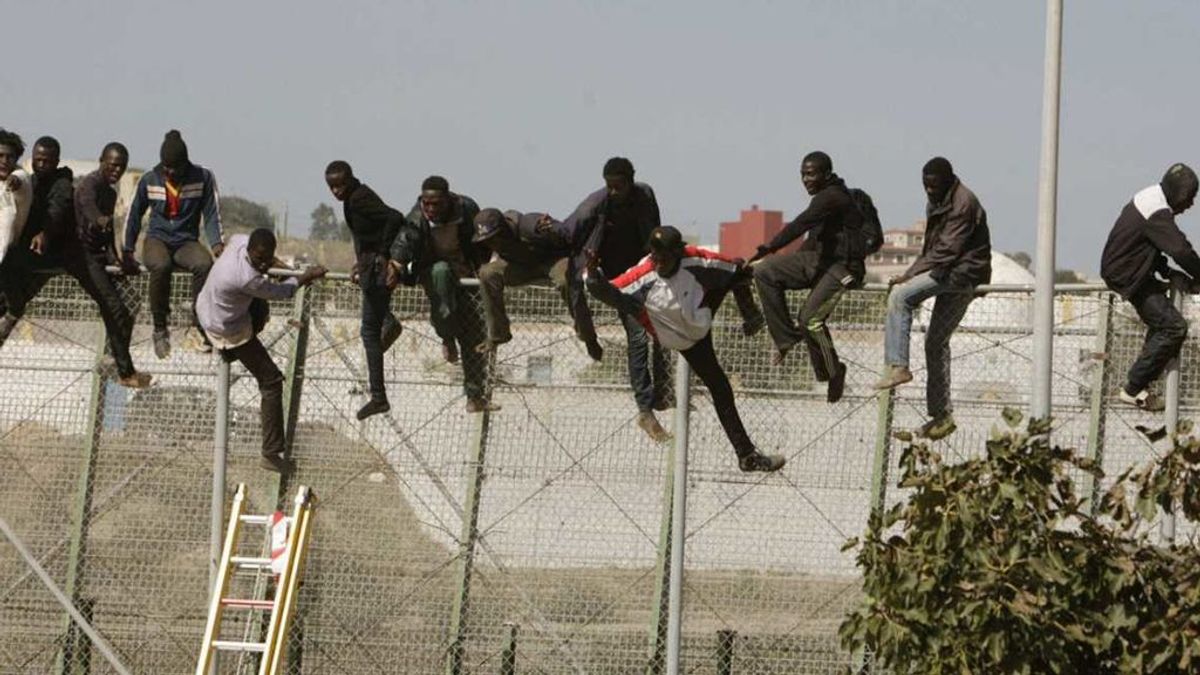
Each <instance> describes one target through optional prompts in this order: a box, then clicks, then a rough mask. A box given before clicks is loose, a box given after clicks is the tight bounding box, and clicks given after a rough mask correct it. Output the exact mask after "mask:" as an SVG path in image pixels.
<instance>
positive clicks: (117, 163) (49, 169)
mask: <svg viewBox="0 0 1200 675" xmlns="http://www.w3.org/2000/svg"><path fill="white" fill-rule="evenodd" d="M61 154H62V152H61V147H60V145H59V143H58V141H57V140H56V139H54V138H52V137H50V136H43V137H42V138H39V139H38V140H37V142H36V143H35V144H34V146H33V156H32V164H33V178H32V181H33V203H32V205H31V207H30V210H29V220H28V222H27V223H26V227H25V230H24V232H23V233H22V236H21V239H20V241H19V243H18V245H17V247H16V248H15V250H14V251H13V252H12V254H13V257H12V259H11V260H10V261H9V264H10V265H11V267H10V268H9V272H8V273H7V275H6V276H7V277H8V278H9V279H11V281H10V282H9V283H6V284H5V295H6V296H7V299H8V311H7V313H6V314H5V316H4V317H3V318H0V344H3V343H4V341H5V340H6V339H7V338H8V335H9V334H10V333H11V332H12V329H13V327H14V326H16V324H17V321H18V320H19V319H20V317H22V316H24V314H25V308H26V307H27V305H28V304H29V302H30V301H31V300H32V299H33V298H34V297H36V296H37V294H38V293H39V292H40V291H41V290H42V288H43V287H44V286H45V285H46V283H47V282H48V281H49V280H50V275H49V274H47V273H46V272H47V271H48V270H51V269H59V268H61V269H62V270H64V271H65V272H66V273H67V274H69V275H70V276H71V277H72V278H74V279H75V280H76V281H78V282H79V285H80V286H81V287H82V288H83V290H84V292H86V293H87V294H88V297H90V298H91V299H92V300H93V301H94V302H95V303H96V306H97V308H98V309H99V310H100V318H101V319H102V320H103V321H104V327H105V330H106V331H107V334H108V347H109V350H110V351H111V352H112V356H113V360H114V361H115V362H116V366H117V376H118V381H119V382H120V383H121V384H122V385H124V386H126V387H133V388H142V387H146V386H148V385H149V384H150V375H149V374H147V373H142V372H138V371H137V370H136V369H135V368H134V366H133V359H132V358H131V357H130V355H129V341H130V336H131V334H132V331H133V320H132V319H131V318H130V316H129V311H128V309H127V308H126V307H125V302H124V300H123V299H122V297H121V294H120V292H119V291H118V290H117V288H116V286H115V285H114V284H113V281H112V279H111V277H109V275H108V272H107V271H106V270H105V269H104V267H105V265H106V264H107V263H108V262H109V261H108V259H107V258H106V256H105V251H104V250H103V249H102V250H101V251H100V252H99V254H98V255H93V254H92V251H91V249H90V248H89V247H88V246H87V245H86V241H90V239H89V240H85V237H90V236H91V235H92V231H91V229H90V226H91V225H94V224H95V221H97V220H101V221H106V223H107V225H108V227H109V230H108V233H109V234H108V241H110V242H111V240H112V230H111V222H112V212H113V207H114V205H115V204H116V192H115V191H113V189H112V187H111V184H112V183H116V182H117V181H118V180H120V179H121V176H122V175H123V174H124V173H125V167H126V165H127V164H128V163H129V154H128V151H127V150H125V146H123V145H121V144H120V143H110V144H109V145H107V146H105V149H104V152H102V153H101V156H100V168H99V169H97V170H96V171H95V172H93V173H91V174H89V175H88V176H87V177H86V178H83V179H82V180H81V183H80V187H79V190H76V189H74V187H73V178H74V176H73V174H72V172H71V170H70V169H69V168H67V167H62V166H59V158H60V156H61ZM101 182H103V183H104V185H103V187H104V189H106V190H107V192H108V193H110V196H109V198H108V199H104V197H105V195H100V200H99V201H100V202H102V203H99V204H98V200H97V194H98V190H99V187H98V184H99V183H101ZM105 214H107V215H105ZM85 225H87V226H88V227H85ZM108 250H111V243H110V244H109V248H108Z"/></svg>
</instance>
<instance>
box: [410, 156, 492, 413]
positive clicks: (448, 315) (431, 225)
mask: <svg viewBox="0 0 1200 675" xmlns="http://www.w3.org/2000/svg"><path fill="white" fill-rule="evenodd" d="M478 214H479V205H478V204H476V203H475V200H473V199H471V198H470V197H468V196H466V195H461V194H457V193H454V192H451V191H450V182H449V181H447V180H446V179H445V178H443V177H442V176H430V177H428V178H426V179H425V181H424V182H423V183H421V194H420V196H419V197H418V198H417V203H416V204H415V205H414V206H413V208H412V211H410V212H409V214H408V218H407V220H406V223H405V225H404V226H403V227H402V228H401V229H400V233H399V235H397V236H396V240H395V242H393V244H392V251H391V260H390V262H389V266H388V269H389V275H390V278H389V284H390V285H393V286H394V285H395V284H396V283H398V282H404V283H408V284H412V283H420V284H421V287H422V288H424V289H425V295H426V296H427V297H428V298H429V321H430V323H431V324H433V329H434V331H435V332H436V333H437V335H438V337H439V338H440V339H441V341H442V357H443V358H444V359H445V360H446V361H447V362H448V363H455V362H457V361H458V360H459V354H460V351H459V348H460V347H461V348H462V350H461V355H462V369H463V393H465V394H466V398H467V406H466V407H467V412H471V413H477V412H483V411H485V410H498V409H499V408H500V406H498V405H496V404H495V403H492V401H491V392H490V391H489V387H488V386H487V363H486V361H485V360H484V356H483V354H482V353H480V351H479V349H477V347H478V345H479V343H480V342H481V341H482V340H484V339H486V336H485V335H484V332H485V330H486V329H485V327H484V322H483V320H482V317H481V316H480V313H479V311H478V309H477V308H476V306H475V298H474V293H473V292H470V291H468V290H467V289H466V288H464V287H463V285H462V284H460V283H459V279H464V278H469V277H474V276H475V275H476V274H477V273H478V271H479V268H480V266H482V265H483V263H484V262H485V261H486V260H487V249H486V248H485V247H483V246H480V245H479V244H477V243H475V241H474V235H475V216H476V215H478Z"/></svg>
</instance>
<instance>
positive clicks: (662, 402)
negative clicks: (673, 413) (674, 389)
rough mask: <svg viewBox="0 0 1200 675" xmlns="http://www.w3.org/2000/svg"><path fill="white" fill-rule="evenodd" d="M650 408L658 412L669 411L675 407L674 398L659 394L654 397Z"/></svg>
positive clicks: (666, 394) (669, 395)
mask: <svg viewBox="0 0 1200 675" xmlns="http://www.w3.org/2000/svg"><path fill="white" fill-rule="evenodd" d="M651 407H652V408H654V409H655V410H657V411H659V412H662V411H664V410H670V409H671V408H674V407H675V397H674V396H673V395H671V394H668V393H663V394H659V395H658V396H655V397H654V403H653V404H651Z"/></svg>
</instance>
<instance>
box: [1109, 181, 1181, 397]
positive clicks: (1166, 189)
mask: <svg viewBox="0 0 1200 675" xmlns="http://www.w3.org/2000/svg"><path fill="white" fill-rule="evenodd" d="M1198 188H1200V181H1198V180H1197V177H1196V172H1195V171H1193V170H1192V169H1191V168H1190V167H1188V166H1187V165H1186V164H1175V165H1172V166H1171V167H1170V168H1169V169H1167V172H1166V174H1165V175H1163V177H1162V180H1160V181H1159V182H1158V183H1157V184H1155V185H1151V186H1150V187H1148V188H1145V189H1144V190H1141V191H1139V192H1138V193H1137V194H1135V195H1134V196H1133V199H1132V200H1130V201H1129V203H1128V204H1126V205H1125V208H1124V209H1122V210H1121V215H1119V216H1118V217H1117V222H1116V223H1115V224H1114V225H1113V228H1112V231H1111V232H1110V233H1109V235H1108V242H1107V243H1105V245H1104V253H1103V255H1102V256H1101V258H1100V276H1101V277H1103V278H1104V283H1105V284H1107V285H1108V287H1109V288H1111V289H1112V290H1113V291H1116V292H1117V293H1119V294H1121V297H1123V298H1125V299H1126V300H1128V301H1129V303H1130V304H1132V305H1133V308H1134V309H1135V310H1137V314H1138V316H1139V317H1141V319H1142V321H1143V322H1144V323H1145V324H1146V341H1145V343H1144V344H1143V345H1142V351H1141V353H1140V354H1138V357H1137V360H1136V361H1134V363H1133V366H1132V367H1130V369H1129V375H1128V377H1127V378H1126V380H1125V386H1124V387H1122V388H1121V393H1120V399H1121V401H1122V402H1124V403H1128V404H1129V405H1133V406H1137V407H1138V408H1142V409H1144V410H1152V411H1159V410H1162V409H1163V408H1164V407H1165V406H1164V404H1163V401H1162V399H1161V398H1160V397H1159V396H1157V395H1155V394H1153V393H1151V392H1150V389H1149V387H1150V383H1151V382H1153V381H1154V380H1156V379H1158V376H1159V375H1161V374H1162V372H1163V369H1165V368H1166V367H1167V364H1168V363H1169V362H1170V361H1171V359H1173V358H1175V357H1177V356H1179V350H1180V349H1181V348H1182V347H1183V341H1184V340H1185V339H1186V338H1187V333H1188V322H1187V319H1185V318H1184V317H1183V315H1182V314H1180V313H1179V310H1178V309H1176V308H1175V306H1174V305H1173V304H1172V303H1171V300H1170V299H1169V298H1168V297H1167V293H1166V291H1167V284H1166V283H1164V282H1163V281H1162V280H1160V279H1159V278H1158V277H1156V274H1157V275H1159V276H1161V277H1163V278H1164V279H1167V280H1169V281H1170V282H1171V283H1172V284H1174V285H1175V286H1176V287H1177V288H1178V289H1180V290H1181V291H1183V292H1186V293H1196V292H1198V291H1200V256H1197V255H1196V251H1195V249H1193V248H1192V244H1191V242H1189V241H1188V239H1187V237H1186V236H1185V235H1184V234H1183V232H1182V231H1180V229H1179V226H1178V225H1176V224H1175V216H1178V215H1180V214H1182V213H1183V212H1185V211H1187V210H1188V209H1190V208H1191V207H1192V204H1193V203H1195V201H1196V191H1197V189H1198ZM1168 256H1170V258H1171V260H1173V261H1174V262H1175V264H1176V265H1179V266H1180V267H1182V268H1183V271H1179V270H1174V269H1172V268H1171V267H1170V265H1169V264H1168V263H1167V257H1168Z"/></svg>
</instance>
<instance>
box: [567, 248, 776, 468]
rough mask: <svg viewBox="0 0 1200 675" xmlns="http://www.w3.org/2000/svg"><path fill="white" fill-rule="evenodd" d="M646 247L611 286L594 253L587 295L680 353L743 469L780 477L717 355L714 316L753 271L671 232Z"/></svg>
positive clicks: (590, 262) (588, 266) (774, 458)
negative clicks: (754, 437)
mask: <svg viewBox="0 0 1200 675" xmlns="http://www.w3.org/2000/svg"><path fill="white" fill-rule="evenodd" d="M649 248H650V255H648V256H646V257H645V258H643V259H642V260H641V262H639V263H638V264H636V265H634V266H633V267H631V268H629V269H628V270H625V271H624V272H623V273H621V274H619V275H617V276H616V277H614V278H612V279H611V280H609V279H608V278H607V275H605V274H604V273H603V271H602V269H601V268H600V264H601V263H600V259H599V256H596V255H589V258H588V264H587V269H586V272H585V276H586V278H587V285H588V288H589V290H591V292H592V294H593V295H595V296H596V297H597V298H598V299H600V300H601V301H602V302H604V303H605V304H608V305H611V306H612V307H614V308H616V309H618V310H619V311H621V312H624V313H626V314H628V315H630V316H633V317H634V318H635V319H636V320H637V321H639V322H641V324H642V325H643V326H645V327H646V330H647V331H648V332H649V334H650V335H651V336H652V337H653V339H654V341H655V342H656V343H659V344H661V345H662V346H664V347H667V348H669V349H675V350H678V351H679V353H681V354H683V358H685V359H686V360H687V362H688V365H690V366H691V367H692V370H693V371H695V373H696V375H697V376H698V377H699V378H700V381H702V382H703V383H704V385H705V386H706V387H708V391H709V394H710V395H711V396H712V402H713V407H714V408H715V409H716V412H717V418H718V419H719V420H720V421H721V426H722V428H724V429H725V435H726V436H727V437H728V438H729V442H730V443H732V444H733V449H734V451H735V452H736V453H737V457H738V467H739V468H740V469H741V470H742V471H747V472H749V471H766V472H771V471H778V470H779V469H781V468H782V467H783V465H784V463H785V461H786V460H785V459H784V458H783V457H782V456H781V455H764V454H762V453H760V452H759V451H758V450H757V449H756V448H755V447H754V443H753V441H751V440H750V436H749V434H747V433H746V428H745V426H744V425H743V424H742V418H741V416H740V415H739V414H738V410H737V404H736V402H735V400H734V397H733V387H732V386H731V385H730V384H729V378H728V377H727V376H726V375H725V370H724V369H723V368H721V364H720V362H719V361H717V355H716V353H715V352H714V351H713V341H712V322H713V314H714V313H715V312H716V311H717V307H719V306H720V304H721V300H722V299H723V298H724V297H725V294H726V293H727V292H729V291H730V290H734V289H736V288H738V287H741V288H747V287H746V281H748V278H749V270H747V269H746V268H745V266H744V265H743V264H742V263H740V262H738V261H735V260H732V259H730V258H726V257H724V256H722V255H720V254H718V253H714V252H712V251H708V250H706V249H703V248H699V247H697V246H687V245H685V243H684V241H683V236H682V235H681V234H680V233H679V230H677V229H675V228H673V227H658V228H655V229H654V230H653V231H652V232H651V234H650V241H649ZM683 404H684V403H683V402H680V405H683Z"/></svg>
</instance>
